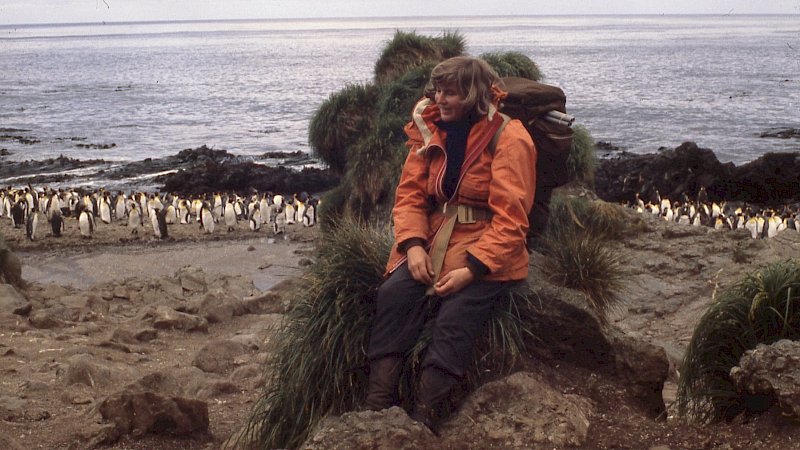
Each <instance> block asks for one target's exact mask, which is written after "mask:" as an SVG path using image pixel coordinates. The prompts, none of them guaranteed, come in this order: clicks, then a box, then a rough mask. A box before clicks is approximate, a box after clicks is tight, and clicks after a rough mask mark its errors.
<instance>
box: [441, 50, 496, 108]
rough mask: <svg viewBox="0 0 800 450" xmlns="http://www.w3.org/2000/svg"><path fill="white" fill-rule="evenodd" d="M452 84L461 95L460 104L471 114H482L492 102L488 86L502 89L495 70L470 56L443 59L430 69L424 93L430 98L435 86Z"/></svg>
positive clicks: (484, 62)
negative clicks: (462, 101)
mask: <svg viewBox="0 0 800 450" xmlns="http://www.w3.org/2000/svg"><path fill="white" fill-rule="evenodd" d="M444 86H454V87H455V88H456V89H457V90H458V93H459V94H461V95H462V96H463V97H464V105H465V106H466V108H467V111H470V115H471V116H473V117H474V116H485V115H486V114H487V113H488V112H489V106H490V105H491V104H492V98H493V95H494V94H493V92H492V86H498V87H500V88H502V81H500V77H499V76H498V75H497V72H495V71H494V69H492V67H491V66H490V65H489V64H488V63H487V62H486V61H484V60H482V59H479V58H473V57H470V56H456V57H453V58H450V59H446V60H444V61H442V62H440V63H439V64H437V65H436V67H434V68H433V70H432V71H431V78H430V80H429V81H428V84H427V85H426V86H425V95H426V96H427V97H428V98H430V99H434V95H435V94H436V88H439V87H444Z"/></svg>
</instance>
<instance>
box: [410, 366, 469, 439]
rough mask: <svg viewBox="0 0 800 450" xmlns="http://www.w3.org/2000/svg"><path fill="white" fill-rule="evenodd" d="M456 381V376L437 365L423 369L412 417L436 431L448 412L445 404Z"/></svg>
mask: <svg viewBox="0 0 800 450" xmlns="http://www.w3.org/2000/svg"><path fill="white" fill-rule="evenodd" d="M456 381H457V379H456V377H454V376H452V375H450V374H449V373H447V372H445V371H443V370H440V369H438V368H436V367H433V366H429V367H426V368H425V369H423V370H422V374H421V375H420V378H419V386H418V387H417V399H416V402H415V404H414V409H413V410H412V411H411V414H410V417H411V418H412V419H414V420H416V421H417V422H420V423H422V424H424V425H425V426H426V427H428V428H429V429H430V430H431V431H433V432H434V433H436V431H437V429H436V428H437V426H438V425H439V421H440V420H441V419H442V418H443V417H444V416H445V414H446V411H444V406H445V404H446V400H447V399H448V397H449V395H450V391H451V389H452V388H453V386H454V385H455V384H456Z"/></svg>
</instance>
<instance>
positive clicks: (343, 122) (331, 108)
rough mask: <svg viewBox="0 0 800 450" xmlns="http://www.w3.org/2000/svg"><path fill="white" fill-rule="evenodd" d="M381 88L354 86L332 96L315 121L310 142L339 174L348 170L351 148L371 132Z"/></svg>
mask: <svg viewBox="0 0 800 450" xmlns="http://www.w3.org/2000/svg"><path fill="white" fill-rule="evenodd" d="M377 95H378V89H377V88H376V87H375V86H373V85H371V84H364V85H362V84H353V85H349V86H346V87H345V88H344V89H342V90H341V91H339V92H337V93H334V94H331V95H330V96H329V97H328V99H327V100H325V101H324V102H322V104H321V105H320V107H319V108H318V109H317V111H316V113H314V117H312V118H311V123H310V124H309V126H308V142H309V145H310V146H311V148H312V149H313V150H314V153H315V154H316V155H317V156H319V157H320V158H321V159H322V160H323V161H324V162H325V163H326V164H327V165H328V167H330V168H331V171H333V172H334V173H335V174H337V175H342V174H344V173H345V171H346V169H347V164H348V161H347V149H348V148H349V147H350V146H351V145H353V144H354V143H355V142H356V141H357V140H358V138H359V136H360V133H361V132H362V130H364V129H369V128H370V127H371V125H372V121H373V116H374V115H375V109H376V108H375V98H376V97H377Z"/></svg>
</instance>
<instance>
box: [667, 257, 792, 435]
mask: <svg viewBox="0 0 800 450" xmlns="http://www.w3.org/2000/svg"><path fill="white" fill-rule="evenodd" d="M780 339H793V340H797V339H800V261H798V260H788V261H782V262H777V263H773V264H770V265H768V266H766V267H764V268H762V269H760V270H758V271H756V272H754V273H752V274H750V275H748V276H746V277H745V278H744V279H743V280H741V281H739V282H738V283H737V284H735V285H734V286H732V287H731V288H729V289H727V290H725V291H724V292H723V293H722V294H721V295H720V297H719V299H718V300H717V301H716V302H715V303H714V304H713V305H711V307H710V308H709V309H708V311H706V313H705V314H703V316H702V317H701V318H700V321H699V322H698V323H697V327H696V328H695V331H694V334H693V335H692V340H691V342H690V343H689V347H688V349H687V350H686V356H685V357H684V360H683V365H682V366H681V372H680V374H681V376H680V380H679V381H678V401H677V406H678V413H679V414H680V415H681V416H682V417H685V418H687V419H689V420H693V421H698V422H712V421H717V420H722V419H732V418H733V417H735V416H737V415H738V414H739V413H741V412H743V411H746V410H748V409H750V408H751V407H757V405H751V404H749V402H748V400H749V398H748V397H747V396H744V395H742V394H739V393H737V392H736V388H735V387H734V385H733V382H732V381H731V379H730V370H731V369H732V368H733V367H734V366H737V365H739V359H740V358H741V357H742V355H743V354H744V352H745V351H747V350H752V349H754V348H755V347H756V345H758V344H771V343H774V342H776V341H778V340H780Z"/></svg>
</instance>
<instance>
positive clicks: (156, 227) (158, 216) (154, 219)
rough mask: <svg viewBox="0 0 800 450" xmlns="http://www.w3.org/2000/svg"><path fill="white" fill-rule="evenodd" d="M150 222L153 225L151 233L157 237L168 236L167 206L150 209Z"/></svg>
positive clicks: (164, 237)
mask: <svg viewBox="0 0 800 450" xmlns="http://www.w3.org/2000/svg"><path fill="white" fill-rule="evenodd" d="M170 206H171V205H170ZM150 223H151V224H152V225H153V235H154V236H155V237H156V238H157V239H166V238H167V237H169V234H168V232H167V208H160V209H154V210H153V211H151V213H150Z"/></svg>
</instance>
